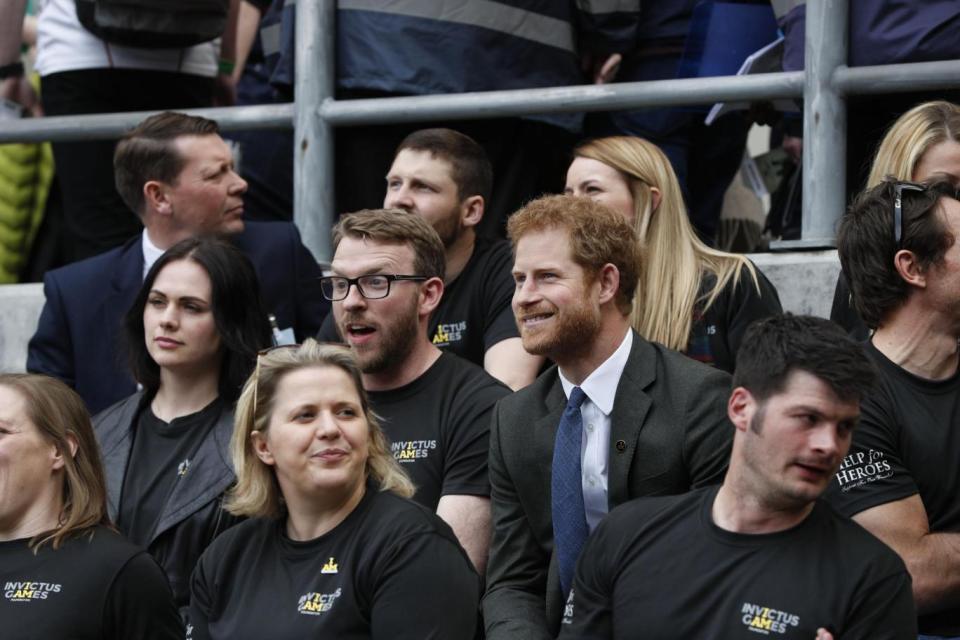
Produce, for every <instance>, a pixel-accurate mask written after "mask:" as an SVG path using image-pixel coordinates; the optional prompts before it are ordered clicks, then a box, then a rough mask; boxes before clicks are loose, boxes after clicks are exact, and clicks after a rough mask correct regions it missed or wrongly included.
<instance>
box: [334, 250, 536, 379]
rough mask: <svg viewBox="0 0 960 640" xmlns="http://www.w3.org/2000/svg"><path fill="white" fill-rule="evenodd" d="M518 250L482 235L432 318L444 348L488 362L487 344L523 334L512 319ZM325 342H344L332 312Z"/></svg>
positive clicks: (435, 337) (431, 332)
mask: <svg viewBox="0 0 960 640" xmlns="http://www.w3.org/2000/svg"><path fill="white" fill-rule="evenodd" d="M512 269H513V254H512V253H511V250H510V244H509V243H508V242H506V241H505V240H488V239H486V238H482V237H478V238H477V242H476V244H475V245H474V248H473V254H472V255H471V256H470V259H469V260H468V261H467V264H466V265H465V266H464V267H463V271H461V272H460V275H458V276H457V278H456V279H455V280H454V281H453V282H448V283H445V284H444V289H443V297H442V298H441V299H440V304H439V305H438V306H437V308H436V309H435V310H434V312H433V315H432V316H431V317H430V324H429V326H428V328H427V335H428V336H429V337H430V341H431V342H432V343H433V344H434V345H436V346H437V347H440V348H441V349H444V350H445V351H450V352H452V353H455V354H457V355H458V356H460V357H462V358H466V359H467V360H469V361H470V362H472V363H474V364H476V365H479V366H481V367H482V366H483V356H484V354H486V352H487V349H489V348H490V347H492V346H493V345H495V344H497V343H498V342H501V341H503V340H506V339H507V338H516V337H518V336H519V335H520V333H519V332H518V330H517V324H516V322H515V321H514V319H513V310H512V309H511V307H510V300H511V298H512V297H513V288H514V285H513V275H512ZM317 339H318V340H320V341H322V342H339V341H341V339H340V337H339V335H337V328H336V324H335V323H334V319H333V314H332V313H331V314H329V315H328V316H327V318H326V319H325V320H324V322H323V326H322V327H321V328H320V332H319V333H318V334H317Z"/></svg>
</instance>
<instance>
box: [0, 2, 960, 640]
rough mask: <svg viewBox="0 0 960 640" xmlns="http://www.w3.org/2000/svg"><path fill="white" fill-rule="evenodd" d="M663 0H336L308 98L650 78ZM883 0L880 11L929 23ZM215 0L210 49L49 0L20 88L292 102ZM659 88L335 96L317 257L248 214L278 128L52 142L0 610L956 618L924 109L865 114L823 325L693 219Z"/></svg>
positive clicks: (185, 129)
mask: <svg viewBox="0 0 960 640" xmlns="http://www.w3.org/2000/svg"><path fill="white" fill-rule="evenodd" d="M87 1H88V0H83V2H87ZM301 1H304V0H301ZM7 4H8V5H10V6H11V7H12V9H13V10H16V11H18V12H19V14H22V13H23V6H22V0H10V1H9V2H8V3H7ZM78 4H79V2H78ZM212 4H213V5H217V2H213V3H212ZM441 4H442V3H441ZM694 4H695V3H692V2H689V3H684V2H678V3H674V4H671V5H670V8H669V9H668V8H666V3H665V4H664V6H663V7H661V8H656V9H652V10H650V11H644V10H641V8H640V6H639V3H635V2H631V1H629V0H603V1H601V0H596V1H592V2H587V1H582V2H570V3H557V2H548V1H546V0H524V1H519V0H518V1H516V2H480V1H479V0H478V1H477V2H470V3H459V4H457V7H458V8H459V9H458V10H457V11H454V10H453V9H450V11H446V12H440V13H435V10H434V9H429V8H426V6H425V5H424V6H421V5H419V4H418V3H410V2H376V1H372V0H340V1H339V2H338V5H337V7H338V8H337V16H338V23H337V28H338V40H337V69H338V85H337V95H338V97H341V98H357V97H388V96H393V95H428V94H434V93H447V92H463V91H472V90H490V89H498V88H520V87H536V86H563V85H572V84H581V83H583V82H584V81H593V82H598V83H604V82H612V81H621V80H631V79H638V78H649V77H667V76H669V75H671V74H674V75H675V74H677V73H679V71H678V69H680V68H681V67H683V68H685V69H687V68H689V65H690V64H691V56H693V53H691V51H693V50H694V49H695V47H693V48H691V46H690V42H689V40H685V38H687V36H688V32H690V31H691V30H693V27H691V24H694V23H695V22H696V20H695V16H696V14H697V11H699V10H700V8H695V7H694ZM734 4H736V3H734ZM742 4H747V5H752V6H760V5H762V6H763V9H764V11H766V10H767V3H766V2H743V3H742ZM916 4H917V6H912V7H911V8H910V9H909V10H908V9H898V10H897V11H900V12H901V13H904V15H907V16H909V17H911V18H914V17H916V16H917V15H921V14H922V16H923V17H922V18H917V19H915V20H903V21H902V22H901V23H898V25H899V26H898V27H897V28H896V29H894V30H893V31H894V32H895V33H896V34H899V36H901V37H906V35H905V34H914V35H916V34H918V33H926V32H925V31H924V29H927V31H930V29H928V27H930V25H931V22H932V21H938V22H937V23H936V25H935V26H937V27H938V28H943V27H944V25H949V24H954V23H956V22H957V21H960V12H957V13H938V12H940V11H941V10H942V9H943V6H944V4H945V3H944V2H943V1H942V0H930V1H929V3H928V4H929V5H930V6H929V7H920V6H919V5H922V4H923V3H916ZM220 5H221V6H220V9H222V16H221V18H222V20H223V26H222V30H223V37H222V39H221V41H220V48H219V49H217V44H216V42H215V41H214V42H208V41H204V42H200V43H198V44H193V45H191V46H189V47H185V48H184V47H181V48H180V49H159V50H158V49H147V48H143V47H138V46H129V45H119V44H114V43H112V42H110V41H109V37H108V36H106V35H104V34H94V33H92V32H90V31H89V29H88V27H87V26H85V25H84V24H81V20H80V18H79V17H78V14H77V11H75V10H74V6H73V3H72V2H69V1H68V0H47V1H46V2H45V3H43V5H42V10H41V13H40V15H39V20H38V32H39V36H38V38H39V43H38V59H37V65H36V68H37V70H38V71H39V73H40V75H41V88H42V89H43V90H44V93H43V97H44V101H43V105H44V108H45V109H46V113H48V114H59V113H85V112H101V111H115V110H132V111H136V110H156V109H166V108H180V107H187V106H196V105H199V104H213V103H214V101H219V102H221V103H230V102H232V101H233V100H234V99H235V93H236V89H237V86H238V83H239V86H241V87H246V89H243V90H241V91H240V93H241V94H244V95H246V96H248V97H249V96H260V97H261V98H270V99H272V100H276V101H285V100H289V99H290V98H292V84H293V83H292V79H293V75H294V74H295V73H296V72H297V71H296V70H295V69H294V68H293V57H294V56H293V51H294V49H295V46H296V43H295V41H294V38H293V32H294V29H293V24H292V20H293V17H294V13H293V8H292V7H293V5H294V3H291V2H282V1H279V0H278V1H277V2H273V3H270V2H267V1H265V0H264V1H263V2H248V1H247V0H223V2H222V3H220ZM491 5H496V7H493V6H491ZM773 5H774V7H773V8H771V9H769V12H770V14H771V16H772V15H773V11H774V9H776V15H778V16H779V17H780V18H781V24H782V25H783V27H784V32H785V34H784V35H785V37H786V43H785V44H786V49H785V50H786V58H785V64H786V63H787V62H786V61H787V60H792V62H790V64H795V63H796V61H795V56H794V54H795V53H796V50H795V48H794V47H795V44H796V40H795V39H796V34H797V29H798V28H801V27H798V25H802V22H803V9H804V7H803V3H802V2H774V3H773ZM197 6H199V5H197ZM884 7H886V5H885V4H884V3H883V2H881V0H869V1H868V0H865V1H864V3H863V4H862V6H861V7H860V9H858V11H860V12H862V13H860V14H855V15H854V16H853V18H852V23H851V24H852V25H853V26H852V33H854V34H857V38H855V39H854V46H853V49H852V50H853V51H857V50H858V49H857V47H858V46H861V45H858V44H857V43H858V42H859V43H861V44H862V43H869V42H881V43H882V42H885V41H884V40H883V38H882V37H881V36H880V35H878V33H877V30H876V29H874V30H860V27H859V26H858V25H860V24H861V22H859V21H860V20H861V19H867V18H868V17H870V16H874V17H876V16H878V15H881V16H888V17H889V16H892V15H894V14H895V13H896V12H897V11H895V10H894V9H892V8H887V9H885V8H884ZM921 8H922V9H923V11H921ZM493 9H496V10H497V11H500V12H501V13H495V12H493ZM885 11H887V13H884V12H885ZM858 15H859V16H860V17H859V18H858V17H857V16H858ZM864 16H867V18H865V17H864ZM13 27H14V25H12V24H9V23H8V24H6V25H5V26H3V27H0V83H2V85H0V89H2V91H3V92H4V95H5V96H7V97H10V98H16V99H17V100H21V101H23V102H25V101H26V98H25V96H26V95H27V94H28V93H29V91H28V90H27V88H25V87H24V86H23V84H22V83H21V82H20V79H21V76H22V74H23V70H22V69H21V68H18V66H17V63H11V64H4V62H5V61H6V60H7V57H4V56H7V54H8V53H9V51H8V50H9V49H10V47H8V46H7V45H9V43H10V42H11V41H12V40H18V39H19V36H20V25H19V22H18V23H17V24H16V25H15V27H16V28H13ZM937 33H939V31H937ZM641 36H642V38H641ZM691 37H692V36H691ZM871 38H873V39H871ZM891 41H893V40H891ZM438 42H442V43H445V44H444V46H438V44H437V43H438ZM638 42H642V44H641V45H638V44H637V43H638ZM897 42H899V40H897ZM924 42H926V43H927V44H928V45H929V46H926V47H925V48H922V49H923V51H921V52H920V53H919V54H917V55H913V56H906V57H905V58H904V56H899V57H898V55H899V54H896V53H892V54H891V55H890V56H887V57H884V55H885V54H882V53H881V54H878V55H881V58H879V59H882V61H897V60H901V59H907V60H916V59H931V58H934V59H935V58H936V56H938V55H943V53H944V51H945V49H944V48H943V47H946V46H948V44H949V43H947V44H943V43H944V42H946V41H944V40H936V42H933V43H930V42H928V41H927V40H924ZM937 43H940V44H942V45H943V46H940V45H938V44H937ZM863 46H865V45H863ZM876 46H877V47H880V45H879V44H877V45H876ZM911 51H912V49H911ZM70 52H72V53H70ZM218 56H219V62H218ZM791 56H793V57H791ZM858 60H859V58H858ZM864 60H866V62H867V63H869V62H870V61H871V60H874V59H873V58H865V59H864ZM247 61H249V64H246V63H247ZM693 62H696V60H693ZM861 62H863V60H861ZM238 63H239V68H238ZM427 70H429V73H427ZM301 72H302V70H301ZM258 83H259V84H258ZM142 86H149V87H150V90H149V91H147V90H141V88H142ZM268 94H269V95H268ZM737 117H738V118H739V117H740V116H737ZM698 118H699V117H694V116H691V114H689V113H682V112H680V111H678V110H661V111H657V112H649V113H637V114H632V113H619V114H609V116H606V117H605V118H600V117H598V118H596V119H594V118H591V119H590V121H588V122H586V123H584V121H583V117H582V116H580V115H558V116H548V117H539V116H531V117H523V118H508V119H496V120H491V121H489V122H486V123H485V124H483V125H475V124H474V125H465V124H464V123H449V122H447V123H431V126H429V127H425V128H414V127H411V126H407V125H402V126H401V125H397V126H390V127H365V128H358V129H355V130H345V131H343V132H341V133H338V138H337V154H338V158H337V165H336V172H337V173H336V176H337V196H338V211H339V213H340V214H341V215H340V216H339V220H338V222H337V223H336V224H335V226H334V227H333V228H332V229H331V236H332V239H333V248H334V254H333V257H332V261H331V263H330V264H329V265H326V268H325V270H321V267H320V265H319V264H318V263H317V261H316V260H315V259H314V258H313V256H312V255H311V254H310V252H309V251H308V250H307V249H306V248H305V247H304V245H303V243H302V242H301V239H300V236H299V234H298V232H297V229H296V227H295V226H294V225H293V224H291V223H290V222H289V220H276V218H284V217H287V216H284V215H283V214H282V211H284V209H285V207H288V205H285V204H284V203H285V202H287V200H285V198H286V196H285V195H283V194H284V193H287V194H288V193H289V192H288V191H287V189H288V187H289V178H290V174H289V167H288V166H287V165H286V164H284V163H278V164H272V163H271V160H270V158H271V157H273V154H274V153H276V154H277V155H279V156H284V157H286V158H287V159H289V158H291V157H292V150H290V149H288V148H287V147H288V145H289V144H290V142H291V141H290V139H289V138H288V137H279V138H273V137H270V136H266V137H262V136H261V135H259V134H258V135H251V136H245V137H242V138H238V140H237V143H236V144H230V143H229V142H228V141H227V140H225V139H224V138H223V137H221V134H220V130H219V126H218V125H217V123H216V122H215V121H213V120H210V119H208V118H204V117H200V116H194V115H186V114H184V113H179V112H176V111H163V112H161V113H158V114H155V115H151V116H149V117H146V118H144V119H143V120H142V121H141V122H140V123H139V124H138V125H137V126H136V127H134V128H132V129H131V130H130V131H128V132H127V133H125V134H124V135H123V137H122V138H121V139H120V140H119V141H118V142H112V141H111V142H92V143H88V142H83V143H76V142H71V143H59V144H55V145H54V148H53V153H54V156H55V159H56V165H57V175H58V180H59V183H60V186H59V188H60V190H61V192H62V195H63V201H64V207H63V215H64V220H65V224H64V227H63V229H64V232H65V234H66V235H65V236H64V240H63V242H64V243H65V244H64V246H65V247H68V248H69V252H68V253H67V254H65V255H64V260H65V261H66V262H67V263H68V264H65V265H64V266H60V267H58V268H56V269H51V270H49V271H47V273H46V274H45V276H44V294H45V304H44V307H43V310H42V312H41V315H40V318H39V321H38V325H37V328H36V331H35V333H34V335H33V337H32V338H31V340H30V343H29V347H28V359H27V363H26V366H27V369H28V371H29V372H30V373H27V374H3V375H0V559H2V561H0V586H3V587H4V589H3V596H4V597H3V599H2V600H0V628H3V629H4V637H6V636H7V634H8V633H9V634H10V637H12V638H14V639H19V638H35V637H45V638H46V637H49V638H61V637H63V638H66V637H74V636H78V637H81V638H132V637H136V638H148V639H153V638H156V639H158V640H159V639H164V640H170V639H172V638H178V639H179V638H184V637H186V638H188V639H191V640H192V639H194V638H196V639H198V640H199V639H204V640H206V639H216V638H245V637H275V638H299V637H307V636H321V635H323V636H326V635H329V636H331V637H356V638H371V639H385V638H410V639H411V640H412V639H414V638H416V639H421V638H454V639H459V638H463V639H465V640H470V639H476V638H484V637H485V638H488V639H490V640H501V639H502V640H514V639H517V638H523V639H530V640H547V639H550V638H580V639H596V640H599V639H604V640H606V639H613V638H627V637H634V636H635V635H636V634H637V633H638V629H642V630H643V633H644V634H645V635H648V636H649V637H651V638H665V639H666V638H678V637H684V638H686V637H690V638H693V637H723V638H740V637H754V634H756V633H763V634H777V635H781V636H783V637H786V638H805V639H807V640H810V639H811V638H816V639H817V640H833V639H834V638H843V639H845V640H849V639H856V638H862V639H871V640H874V639H891V640H900V639H907V638H917V637H919V638H928V639H937V638H940V639H944V638H960V607H958V602H960V555H958V554H957V553H956V548H957V546H958V545H957V536H958V534H960V498H958V496H960V476H958V475H957V474H958V471H957V469H960V459H957V455H958V452H960V443H958V442H957V438H958V437H960V431H957V427H956V425H957V424H958V422H957V421H958V419H960V416H958V415H957V411H958V409H957V407H958V406H960V387H958V385H960V350H958V347H957V345H958V341H960V303H958V297H957V291H958V287H960V200H958V185H960V107H957V106H956V105H955V104H953V103H951V102H948V101H945V100H938V101H934V102H927V103H924V104H919V105H917V106H915V107H913V108H911V109H909V110H906V109H902V110H900V111H899V112H897V113H896V114H894V117H893V118H891V119H889V120H887V121H886V122H885V123H884V128H883V131H882V132H881V134H880V135H882V140H881V141H880V144H879V146H878V151H877V152H876V154H875V156H874V157H872V158H871V160H872V164H871V167H872V170H871V171H870V174H869V179H868V180H867V183H866V186H865V188H863V189H860V188H859V187H858V188H857V189H856V191H857V192H858V194H857V196H856V197H855V198H853V199H852V200H851V204H850V208H849V210H848V211H847V212H846V214H845V215H844V216H843V218H842V220H841V224H840V228H839V235H838V251H839V255H840V260H841V264H842V267H843V274H842V277H841V280H840V282H839V283H838V287H837V294H836V303H835V312H836V314H837V316H838V318H839V317H840V316H843V318H845V319H846V321H847V322H846V325H845V326H844V327H843V328H841V327H840V326H839V325H838V323H835V322H831V321H828V320H826V319H818V318H812V317H809V316H793V315H790V314H783V313H782V309H781V306H780V302H779V297H778V293H777V290H776V289H775V287H774V286H773V285H772V284H771V283H770V282H769V281H768V280H767V278H766V277H765V276H764V275H763V273H762V272H760V271H759V270H758V269H757V268H756V266H755V265H754V264H753V263H752V262H751V261H750V260H749V259H747V258H746V257H744V256H742V255H737V254H732V253H727V252H723V251H719V250H717V249H715V248H713V246H712V245H713V242H714V240H715V235H714V234H715V225H712V223H711V221H712V222H715V221H716V216H718V215H719V210H718V207H719V204H717V205H716V207H717V208H716V209H715V210H714V211H713V212H712V213H708V214H703V211H704V207H707V208H709V205H708V204H706V203H707V202H708V201H709V200H710V198H697V197H695V196H696V193H695V192H696V191H697V190H698V189H699V187H696V188H694V185H699V184H702V182H701V181H702V180H703V179H704V176H699V177H695V175H696V173H697V172H698V171H700V172H702V171H703V169H704V167H699V168H697V167H696V166H695V165H696V163H695V162H693V161H692V158H693V156H695V155H696V148H697V141H696V139H697V137H698V134H697V131H699V130H700V128H701V126H700V124H699V119H698ZM695 121H696V124H695ZM740 124H742V123H738V124H737V125H736V126H734V127H732V128H728V129H725V130H724V131H726V132H727V134H729V135H726V136H725V138H724V140H723V141H716V142H711V143H710V144H716V145H723V146H724V149H723V152H724V153H733V154H734V155H735V156H736V157H737V158H739V157H740V156H741V155H742V152H743V141H742V139H741V137H742V136H740V134H739V133H738V132H739V130H740V128H741V127H740ZM661 125H662V126H661ZM584 132H592V133H593V134H594V135H595V136H596V137H592V138H589V139H582V140H581V139H579V138H580V137H581V136H582V134H583V133H584ZM638 133H642V136H641V135H638ZM866 135H867V134H864V136H866ZM660 136H662V137H660ZM699 142H702V140H701V141H699ZM237 150H239V154H240V156H241V160H240V163H242V164H239V165H238V164H235V152H237ZM244 167H246V168H249V169H244ZM247 170H249V171H250V172H251V173H250V175H251V176H256V178H255V180H256V183H257V185H258V189H257V196H256V198H254V199H252V200H248V199H246V196H247V194H248V193H249V191H250V186H251V183H252V182H253V181H254V180H253V179H251V181H248V180H247V179H245V178H244V177H243V175H241V174H243V173H245V172H246V171H247ZM711 178H712V179H713V180H714V181H719V182H720V183H723V182H726V183H729V179H730V177H728V176H726V171H716V172H714V175H713V176H711ZM264 186H265V187H266V188H263V187H264ZM712 188H713V187H711V189H712ZM692 191H693V192H692ZM544 194H548V195H544ZM549 194H554V195H549ZM702 195H705V196H706V195H707V194H706V193H704V194H702ZM275 196H276V197H275ZM261 207H262V208H261ZM256 208H259V210H257V211H254V210H253V209H256ZM694 210H696V211H694ZM278 211H280V212H281V214H280V215H277V212H278ZM288 213H289V212H288ZM704 215H705V217H704ZM121 218H123V219H122V220H121ZM266 219H269V220H270V221H265V220H266ZM503 236H505V237H503ZM845 329H846V331H845ZM848 331H849V332H850V334H852V335H850V334H848ZM91 416H92V417H91ZM14 621H16V624H14ZM918 634H920V635H919V636H918Z"/></svg>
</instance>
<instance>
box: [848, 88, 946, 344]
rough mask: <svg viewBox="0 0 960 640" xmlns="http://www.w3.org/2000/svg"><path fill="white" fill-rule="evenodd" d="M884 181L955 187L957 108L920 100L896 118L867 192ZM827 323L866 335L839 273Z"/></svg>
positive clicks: (877, 158) (882, 147)
mask: <svg viewBox="0 0 960 640" xmlns="http://www.w3.org/2000/svg"><path fill="white" fill-rule="evenodd" d="M887 177H891V178H894V179H896V180H906V181H911V182H935V181H938V180H946V181H948V182H950V183H951V184H953V185H954V186H955V187H960V106H957V105H955V104H953V103H951V102H946V101H944V100H935V101H933V102H924V103H922V104H918V105H917V106H915V107H913V108H912V109H910V110H909V111H907V112H905V113H904V114H903V115H901V116H900V117H899V118H897V120H896V121H895V122H894V123H893V124H892V125H891V126H890V129H889V130H888V131H887V134H886V135H885V136H884V137H883V140H882V141H881V142H880V146H879V147H877V154H876V156H875V158H874V160H873V165H872V167H871V168H870V175H869V177H868V178H867V185H866V188H867V189H870V188H872V187H875V186H877V185H878V184H880V183H881V182H883V181H884V180H885V179H886V178H887ZM830 319H831V320H833V321H834V322H836V323H837V324H839V325H840V326H842V327H843V328H844V329H846V330H847V331H848V332H850V334H851V335H853V336H854V337H857V338H859V339H861V340H866V339H867V337H868V336H869V333H870V332H869V330H868V329H867V326H866V325H865V324H864V323H863V320H861V319H860V316H859V315H858V314H857V312H856V310H855V309H854V308H853V304H852V302H851V299H850V287H849V285H848V284H847V279H846V278H845V277H844V275H843V273H842V272H841V273H840V275H839V277H838V278H837V287H836V290H835V291H834V294H833V308H832V309H831V310H830Z"/></svg>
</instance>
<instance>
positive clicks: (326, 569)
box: [320, 556, 337, 573]
mask: <svg viewBox="0 0 960 640" xmlns="http://www.w3.org/2000/svg"><path fill="white" fill-rule="evenodd" d="M336 572H337V561H336V560H334V559H333V557H332V556H331V558H330V559H329V560H327V562H326V564H324V565H323V568H322V569H320V573H336Z"/></svg>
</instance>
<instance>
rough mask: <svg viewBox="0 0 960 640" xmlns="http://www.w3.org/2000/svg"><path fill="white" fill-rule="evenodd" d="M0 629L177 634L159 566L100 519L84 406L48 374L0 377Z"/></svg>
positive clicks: (166, 639) (91, 637) (122, 638)
mask: <svg viewBox="0 0 960 640" xmlns="http://www.w3.org/2000/svg"><path fill="white" fill-rule="evenodd" d="M0 585H3V591H2V593H3V597H2V598H0V636H2V637H3V639H4V640H28V639H31V640H32V639H34V638H44V640H67V639H68V638H69V639H71V640H126V639H127V638H144V639H145V640H180V639H181V638H183V625H182V623H181V622H180V616H179V615H178V614H177V608H176V606H175V605H174V601H173V593H172V592H171V591H170V586H169V585H168V584H167V580H166V578H165V577H164V575H163V571H162V570H161V569H160V567H159V566H157V563H156V562H155V561H154V560H153V558H151V557H150V555H149V554H148V553H147V552H145V551H143V550H142V549H140V548H139V547H136V546H134V545H133V544H131V543H129V542H127V541H126V540H124V539H123V538H122V537H121V536H120V535H119V534H118V533H117V532H116V531H115V530H114V529H113V527H112V526H111V524H110V520H109V518H108V517H107V488H106V482H105V480H104V475H103V467H102V465H101V464H100V455H99V451H98V450H97V441H96V439H95V438H94V435H93V426H92V425H91V424H90V416H89V415H88V414H87V408H86V406H85V405H84V404H83V401H82V400H81V399H80V396H78V395H77V394H76V392H74V391H73V390H72V389H70V388H68V387H67V385H65V384H63V383H62V382H60V381H59V380H55V379H53V378H48V377H47V376H40V375H33V374H3V375H0Z"/></svg>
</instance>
